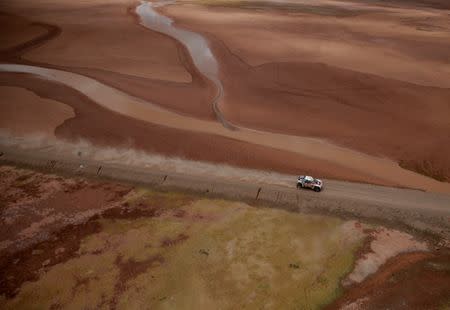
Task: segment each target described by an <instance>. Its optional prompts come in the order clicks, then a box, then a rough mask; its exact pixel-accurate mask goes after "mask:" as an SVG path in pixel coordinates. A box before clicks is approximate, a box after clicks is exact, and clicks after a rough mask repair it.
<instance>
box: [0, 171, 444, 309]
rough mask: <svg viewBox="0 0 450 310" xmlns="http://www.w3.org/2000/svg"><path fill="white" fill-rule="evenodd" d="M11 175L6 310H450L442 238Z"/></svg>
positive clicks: (4, 211)
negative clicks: (325, 309) (388, 309)
mask: <svg viewBox="0 0 450 310" xmlns="http://www.w3.org/2000/svg"><path fill="white" fill-rule="evenodd" d="M0 175H1V178H0V193H1V194H0V201H1V206H0V212H1V217H0V220H1V227H2V230H3V231H2V234H1V236H2V240H1V244H2V248H1V249H0V279H1V280H0V281H1V282H0V296H1V297H0V307H2V308H4V309H17V308H29V307H38V308H52V309H58V308H86V307H89V308H100V309H129V308H141V309H142V308H151V309H155V308H156V309H160V308H182V309H198V308H209V309H213V308H226V309H232V308H238V307H239V308H240V307H247V308H250V309H256V308H258V309H259V308H261V307H265V308H269V309H280V308H287V309H291V308H301V309H305V308H307V309H317V308H320V307H325V306H328V307H330V308H340V307H344V308H345V307H347V308H348V307H354V306H355V305H356V306H357V305H363V306H364V307H363V309H366V308H369V309H370V308H377V307H380V306H382V307H383V308H386V307H391V306H396V308H401V307H403V304H405V305H407V306H409V307H410V308H411V307H414V306H416V305H417V306H419V307H420V308H427V309H431V308H433V307H435V306H436V307H437V306H442V305H445V303H446V302H448V300H446V299H445V298H447V296H448V294H447V293H448V283H449V280H450V265H449V252H448V249H446V248H445V247H444V246H442V244H444V243H443V242H441V246H440V247H438V248H439V251H438V250H436V247H437V245H436V242H435V241H433V242H432V241H431V240H427V239H423V237H421V238H419V237H417V236H412V235H409V234H407V233H405V232H400V231H396V230H393V229H388V228H384V227H380V226H376V225H372V224H367V223H361V222H358V221H354V220H352V221H350V220H345V219H339V218H334V217H329V216H324V215H320V216H319V215H306V214H301V213H291V212H288V211H283V210H278V209H271V208H262V207H259V206H251V205H248V204H246V203H242V202H238V201H227V200H214V199H205V198H202V197H201V196H199V195H194V194H184V193H176V192H159V191H157V190H155V189H150V188H136V187H132V186H130V185H123V184H116V183H108V182H105V181H101V180H84V179H79V178H64V177H60V176H56V175H49V174H42V173H36V172H33V171H31V170H25V169H18V168H14V167H10V166H1V167H0ZM444 241H445V240H444ZM361 266H363V267H361ZM364 266H366V267H364ZM367 266H369V267H367ZM355 274H357V276H356V277H355ZM349 279H351V280H352V281H349ZM405 281H406V282H407V283H409V284H407V285H406V286H405ZM405 287H406V288H405ZM430 287H433V289H429V288H430ZM411 290H414V292H415V293H414V294H412V293H411V292H412V291H411ZM417 296H421V297H420V298H419V297H417ZM400 301H401V303H400ZM348 309H355V308H348Z"/></svg>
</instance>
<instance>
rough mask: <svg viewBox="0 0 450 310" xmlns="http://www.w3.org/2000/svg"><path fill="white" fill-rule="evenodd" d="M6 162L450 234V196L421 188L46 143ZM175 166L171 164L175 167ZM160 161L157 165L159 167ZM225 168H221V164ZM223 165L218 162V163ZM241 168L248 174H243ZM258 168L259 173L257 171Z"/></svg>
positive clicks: (11, 152)
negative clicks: (316, 183) (306, 186)
mask: <svg viewBox="0 0 450 310" xmlns="http://www.w3.org/2000/svg"><path fill="white" fill-rule="evenodd" d="M1 152H3V154H2V156H1V157H0V162H1V163H2V164H8V163H9V164H11V163H12V164H19V165H25V166H29V167H33V168H37V169H40V170H44V171H50V172H55V173H64V174H79V175H84V176H87V177H102V178H111V179H117V180H121V181H125V182H131V183H138V184H147V185H154V186H157V187H158V188H162V189H172V188H176V189H181V190H188V191H195V192H202V193H205V194H206V195H213V196H223V197H227V198H232V199H240V200H245V201H248V202H251V203H259V202H261V203H267V204H269V205H270V206H274V207H280V208H288V209H290V210H297V211H301V212H312V213H326V214H332V215H340V216H345V217H351V218H358V219H361V218H362V219H367V220H372V221H375V222H382V223H383V224H384V225H388V226H389V225H392V226H396V227H399V226H400V227H403V228H406V229H414V230H419V231H424V232H430V233H433V234H437V235H439V236H441V237H444V238H446V239H448V238H450V229H449V227H450V225H449V220H450V196H449V195H446V194H437V193H429V192H423V191H418V190H410V189H400V188H390V187H383V186H376V185H369V184H360V183H351V182H343V181H334V180H325V188H324V190H323V191H322V192H321V193H319V194H317V193H315V192H312V191H307V190H297V189H296V188H295V182H296V179H295V178H296V176H293V175H292V176H289V175H279V176H274V177H272V178H270V177H261V176H263V175H264V174H267V173H265V172H258V171H251V170H242V171H241V170H239V169H238V168H231V167H225V168H224V169H235V170H234V171H233V173H228V176H226V175H220V173H218V174H216V175H214V174H212V175H205V171H201V170H200V169H198V171H196V168H195V167H196V165H199V164H198V163H197V162H192V161H187V160H180V161H181V163H180V164H182V165H185V166H186V165H192V167H194V168H193V169H192V170H190V171H189V174H185V173H179V172H176V170H177V169H176V168H173V165H171V164H168V165H164V162H162V161H160V162H159V163H158V164H156V165H154V166H153V167H151V168H145V169H142V166H141V167H139V166H136V165H127V164H126V162H124V161H122V163H121V161H120V160H118V161H115V162H114V161H99V160H95V159H93V158H94V157H93V156H92V157H86V156H84V155H83V157H81V156H79V155H80V154H78V155H77V154H73V155H70V154H63V155H61V153H60V154H59V155H57V154H58V153H56V152H49V151H48V149H47V150H46V149H45V148H43V149H35V150H33V151H30V150H20V149H16V148H13V147H10V148H8V147H2V150H1ZM171 166H172V169H171ZM158 167H159V168H158ZM217 168H218V167H217V166H216V170H217V171H221V170H222V169H217ZM219 168H220V167H219ZM240 173H242V174H244V173H245V174H246V175H247V176H246V177H242V178H241V177H240V175H239V174H240ZM258 173H259V174H258Z"/></svg>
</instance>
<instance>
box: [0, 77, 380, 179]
mask: <svg viewBox="0 0 450 310" xmlns="http://www.w3.org/2000/svg"><path fill="white" fill-rule="evenodd" d="M0 85H10V86H21V87H24V88H27V89H30V90H32V91H34V92H35V93H37V94H38V95H39V96H41V97H45V98H51V99H53V100H56V101H60V102H64V103H66V104H67V105H70V106H71V107H72V108H73V109H74V111H75V114H76V117H75V118H72V119H69V120H67V121H65V122H64V124H62V125H61V126H59V127H58V128H57V129H56V132H55V134H56V136H57V137H60V138H65V139H70V140H74V141H77V140H78V139H79V138H84V139H87V140H90V141H92V142H94V143H95V144H98V145H105V146H110V145H113V146H121V147H133V148H136V149H139V150H146V151H150V152H157V153H161V154H164V155H167V156H177V157H181V158H193V159H197V160H204V161H213V162H221V163H228V164H232V165H237V166H243V167H249V168H255V169H270V170H276V171H280V172H292V171H306V172H307V173H311V174H314V175H326V176H329V177H332V178H338V177H339V176H341V175H345V176H346V178H348V179H350V180H359V181H364V182H375V183H380V184H384V183H383V182H382V181H381V180H376V179H374V178H373V177H370V178H369V177H367V176H365V175H362V174H361V173H356V172H353V171H350V170H348V169H344V168H342V167H340V166H337V165H334V164H331V163H328V162H324V161H317V160H314V159H310V158H304V157H302V156H298V155H297V154H294V153H289V152H284V151H279V150H275V149H270V148H265V147H261V146H258V145H253V144H249V143H245V142H241V141H237V140H233V139H229V138H224V137H219V136H214V135H207V134H199V133H194V132H184V131H180V130H177V129H171V128H166V127H162V126H157V125H153V124H150V123H146V122H142V121H137V120H135V119H131V118H128V117H125V116H122V115H119V114H116V113H114V112H111V111H109V110H106V109H104V108H102V107H100V106H99V105H97V104H95V103H94V102H92V101H90V100H89V99H88V98H86V97H85V96H83V95H82V94H80V93H78V92H76V91H74V90H72V89H70V88H68V87H66V86H63V85H58V87H54V84H52V83H51V82H49V81H46V80H42V79H37V78H34V77H32V76H30V75H23V74H4V75H3V74H0ZM105 124H114V126H105Z"/></svg>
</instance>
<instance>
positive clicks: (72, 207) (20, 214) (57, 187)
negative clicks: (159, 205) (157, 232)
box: [0, 166, 131, 252]
mask: <svg viewBox="0 0 450 310" xmlns="http://www.w3.org/2000/svg"><path fill="white" fill-rule="evenodd" d="M130 190H131V188H130V187H128V186H124V185H120V184H110V183H104V182H98V181H84V180H81V179H62V178H60V177H57V176H55V175H46V174H42V173H36V172H31V171H28V170H22V169H15V168H12V167H8V166H2V167H0V201H1V202H2V203H1V208H0V215H1V217H0V223H1V225H0V242H4V244H5V245H4V246H3V247H5V246H6V247H10V248H9V249H8V250H9V251H10V252H11V251H15V250H20V249H22V248H23V247H27V246H28V245H27V244H29V243H33V242H32V240H33V239H39V238H42V237H45V235H51V234H52V233H53V232H56V231H58V230H59V229H61V228H62V227H63V226H65V225H68V224H74V223H77V222H80V223H81V222H84V221H86V220H87V219H88V218H89V217H91V216H93V215H94V214H95V213H99V212H101V211H102V210H103V209H104V208H107V207H113V206H114V203H115V202H117V201H119V200H120V199H121V198H122V197H123V196H125V195H126V194H127V193H128V192H129V191H130ZM37 241H39V240H37Z"/></svg>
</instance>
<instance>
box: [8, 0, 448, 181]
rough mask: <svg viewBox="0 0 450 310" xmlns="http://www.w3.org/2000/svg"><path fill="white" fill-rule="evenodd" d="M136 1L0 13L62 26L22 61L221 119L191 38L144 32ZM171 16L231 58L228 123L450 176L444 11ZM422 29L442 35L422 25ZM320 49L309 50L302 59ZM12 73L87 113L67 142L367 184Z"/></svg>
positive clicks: (226, 66)
mask: <svg viewBox="0 0 450 310" xmlns="http://www.w3.org/2000/svg"><path fill="white" fill-rule="evenodd" d="M133 5H135V3H134V2H132V1H128V0H117V1H114V2H106V1H102V0H99V1H95V2H89V3H85V2H82V3H79V2H69V1H64V2H61V1H53V0H52V1H34V2H33V3H29V2H26V1H14V2H12V1H9V2H7V3H2V4H1V5H0V9H1V10H3V11H7V12H10V13H13V14H18V15H24V12H26V14H27V17H28V18H29V20H27V21H23V25H24V28H25V29H28V28H29V27H30V25H31V24H32V21H45V22H46V23H50V24H55V25H58V27H60V28H61V29H62V32H61V34H60V35H59V36H57V37H53V39H52V40H50V41H48V42H46V43H45V44H43V43H42V44H41V45H40V47H39V48H38V49H34V50H28V51H27V53H25V54H24V55H22V57H23V58H22V59H23V60H22V61H25V62H28V63H29V62H30V61H33V62H35V63H36V62H37V64H38V65H42V63H48V65H47V66H51V67H57V68H65V69H69V68H70V67H71V68H70V70H71V71H75V72H79V73H82V74H86V75H90V76H92V77H94V78H97V79H99V80H101V81H103V82H105V83H107V84H110V85H112V86H114V87H118V88H120V89H122V90H124V91H126V92H128V93H130V94H133V95H135V96H137V97H142V98H145V99H147V100H150V101H153V102H155V103H157V104H160V105H162V106H165V107H167V108H170V109H172V110H176V111H179V112H180V113H186V114H190V115H194V116H197V117H200V118H207V119H211V118H212V117H213V113H212V110H211V105H210V100H211V98H212V97H213V94H214V89H213V88H212V85H211V83H209V82H208V81H206V80H205V79H204V78H203V77H201V76H200V75H199V74H198V72H196V70H195V68H193V66H192V63H191V60H190V59H189V57H188V55H187V54H186V50H185V49H184V48H183V47H182V46H181V45H180V44H179V43H177V42H175V41H174V40H172V39H170V38H168V37H166V36H163V35H161V34H158V33H154V32H152V31H149V30H147V29H144V28H143V27H141V26H139V25H138V24H137V22H136V20H135V17H133V16H132V14H130V7H132V6H133ZM163 11H164V12H165V13H167V14H168V15H170V16H174V17H175V19H176V21H177V22H178V23H180V24H181V25H183V26H186V27H188V28H191V29H194V30H195V31H198V32H200V33H205V32H206V30H205V29H207V33H205V35H206V36H207V37H208V38H209V39H210V42H211V44H212V47H213V49H214V52H215V54H216V55H217V57H218V58H219V63H220V68H221V78H222V79H223V83H224V87H225V94H226V95H225V100H224V101H223V103H222V106H221V108H222V110H223V111H224V112H225V115H226V116H227V118H228V119H229V120H231V121H233V122H236V123H238V124H243V125H245V126H248V127H256V128H261V129H264V130H270V131H278V132H288V133H292V134H298V135H302V136H314V137H321V138H325V139H329V140H331V141H333V142H337V143H341V144H344V145H346V146H349V147H351V148H354V149H357V150H361V151H364V152H367V153H370V154H373V155H381V156H387V157H390V158H393V159H395V160H397V161H399V162H401V164H402V166H403V167H406V168H409V169H414V170H416V171H419V172H420V173H423V174H427V175H430V176H432V177H434V178H436V179H438V180H447V181H448V180H449V177H450V162H449V161H448V157H449V155H450V143H448V142H449V141H450V137H449V133H450V121H449V119H448V117H447V115H449V114H450V104H449V102H450V91H449V90H447V89H440V88H437V87H432V86H429V85H434V86H436V85H440V86H442V85H444V86H446V84H445V83H446V82H445V81H448V80H450V79H445V77H448V74H447V72H449V71H448V70H449V68H448V55H449V53H447V52H448V51H449V48H450V45H449V44H448V43H446V42H450V41H449V40H447V38H448V32H447V30H448V29H447V28H446V27H449V23H448V17H447V18H445V17H443V16H444V15H443V14H444V13H441V12H440V11H433V12H432V13H429V14H432V15H431V16H432V17H433V18H432V19H431V20H430V19H429V15H427V14H428V13H423V12H420V11H417V10H412V11H403V10H402V11H400V12H399V13H396V14H397V15H396V14H393V13H392V14H384V13H385V12H384V13H383V14H379V13H377V12H371V13H365V14H356V15H355V16H347V17H345V18H340V17H337V18H336V17H330V16H321V15H316V14H310V13H308V14H307V13H305V12H292V14H288V13H289V12H288V13H286V12H281V13H280V12H278V11H272V10H269V11H267V12H252V11H248V10H246V11H245V13H243V11H242V10H238V9H223V8H214V9H212V8H204V7H200V6H189V5H187V6H180V5H175V6H170V7H167V8H164V9H163ZM388 13H389V12H388ZM299 16H301V18H299ZM382 17H383V18H382ZM8 19H10V18H9V17H8ZM2 20H4V18H3V19H2ZM424 20H425V23H426V24H427V25H428V24H430V25H429V26H430V27H431V26H435V27H436V29H434V28H432V27H431V28H430V27H429V28H430V29H434V30H430V31H422V30H418V29H416V26H417V25H419V24H420V23H422V24H423V23H424ZM5 23H6V24H7V25H8V28H7V29H10V28H17V24H14V23H16V22H13V23H11V22H10V21H8V20H7V21H5ZM411 25H413V26H411ZM393 26H395V29H396V31H393V30H392V29H393ZM446 29H447V30H446ZM26 31H27V33H28V32H29V30H26ZM374 32H376V33H377V35H376V36H375V35H374V34H373V33H374ZM248 34H252V35H251V36H249V35H248ZM27 35H29V34H27ZM273 42H276V44H273ZM323 42H330V44H331V43H333V44H334V45H323ZM268 44H270V48H267V46H268ZM339 44H344V45H339ZM308 46H310V48H311V50H309V51H308V50H302V48H306V47H308ZM9 47H10V46H8V48H9ZM322 47H323V48H322ZM3 56H5V55H3ZM7 56H8V57H11V55H7ZM9 59H11V58H9ZM367 59H370V61H367ZM14 61H15V62H17V61H18V59H14ZM317 62H324V63H328V65H324V64H321V63H317ZM62 66H66V67H62ZM162 68H163V69H162ZM357 71H359V72H357ZM413 73H414V74H413ZM186 75H189V77H190V79H188V78H186ZM2 76H3V77H2V82H1V83H0V85H15V86H21V87H25V88H28V89H37V88H41V90H40V92H41V93H45V96H44V97H48V98H53V99H55V100H57V101H60V102H64V103H66V104H69V105H71V106H72V107H73V108H74V109H75V112H76V118H75V119H71V120H68V121H66V122H65V123H64V124H63V125H62V126H60V127H58V129H57V131H56V134H57V136H59V137H65V138H78V137H83V138H87V139H89V140H91V141H94V142H96V143H100V144H104V145H113V146H114V145H118V144H119V145H120V144H123V143H125V142H126V143H129V141H131V142H132V143H134V145H135V146H136V147H138V148H141V149H145V150H148V151H156V152H159V153H163V154H167V155H173V156H182V157H188V158H191V159H200V160H209V161H219V162H226V163H230V164H237V165H241V166H247V167H251V168H263V169H275V170H278V171H283V172H291V173H293V172H294V171H299V170H301V171H306V172H309V173H313V172H314V173H319V175H322V176H327V177H337V178H341V179H351V180H359V181H367V180H368V179H367V178H366V177H365V176H361V175H355V174H354V173H352V172H351V171H344V169H341V168H339V167H335V166H330V165H329V164H327V163H322V162H318V161H315V160H311V159H309V160H306V159H303V158H300V157H298V156H294V155H292V154H288V153H285V152H280V151H275V150H271V149H265V148H261V147H256V146H253V145H248V144H245V143H241V142H237V141H234V140H231V139H223V138H218V137H215V136H209V135H202V134H193V133H186V132H181V131H177V130H172V129H168V128H163V127H160V126H154V125H150V124H143V123H141V122H136V121H133V120H130V119H127V118H125V117H119V116H117V115H115V114H114V113H110V112H107V111H106V110H104V109H100V108H99V107H92V106H91V105H92V104H87V103H86V102H87V101H86V100H85V98H84V99H83V101H80V102H76V103H75V102H72V103H68V102H66V101H64V100H69V101H73V98H77V97H80V96H81V95H80V94H74V93H73V92H72V93H70V94H69V95H66V94H63V93H62V92H61V90H62V89H64V87H59V86H58V88H60V89H59V90H57V89H56V88H55V87H53V86H50V85H48V83H47V85H46V86H43V84H42V83H41V82H38V81H37V80H36V81H32V80H30V78H29V77H25V76H20V78H19V77H18V76H17V75H10V74H2ZM163 80H165V81H163ZM167 80H169V81H167ZM399 80H404V81H403V82H401V81H399ZM411 82H414V83H417V84H423V85H428V86H423V85H422V86H419V85H416V84H412V83H411ZM442 83H444V84H442ZM34 84H36V85H34ZM38 84H39V85H38ZM42 89H44V90H42ZM65 91H66V92H67V93H69V90H65ZM68 97H72V99H67V98H68ZM81 97H82V96H81ZM57 98H59V99H57ZM105 124H114V126H109V125H107V126H105ZM370 181H371V182H377V180H373V179H371V180H370Z"/></svg>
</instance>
